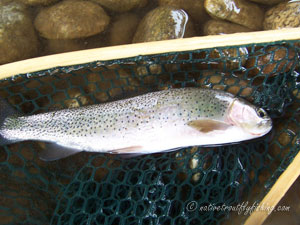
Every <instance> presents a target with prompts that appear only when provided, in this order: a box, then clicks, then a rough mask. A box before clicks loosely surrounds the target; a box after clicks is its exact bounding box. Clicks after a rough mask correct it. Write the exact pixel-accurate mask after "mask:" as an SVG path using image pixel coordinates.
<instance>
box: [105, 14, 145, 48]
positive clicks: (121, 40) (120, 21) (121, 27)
mask: <svg viewBox="0 0 300 225" xmlns="http://www.w3.org/2000/svg"><path fill="white" fill-rule="evenodd" d="M138 23H139V18H138V16H137V15H135V14H132V13H125V14H122V15H120V16H118V17H117V18H116V20H115V21H114V22H113V23H112V25H111V29H110V32H109V40H110V41H109V42H110V45H123V44H130V43H131V42H132V38H133V35H134V32H135V31H136V29H137V26H138Z"/></svg>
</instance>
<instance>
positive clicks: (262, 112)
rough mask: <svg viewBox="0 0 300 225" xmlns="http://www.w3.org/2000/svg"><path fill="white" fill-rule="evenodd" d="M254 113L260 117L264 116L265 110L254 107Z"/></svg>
mask: <svg viewBox="0 0 300 225" xmlns="http://www.w3.org/2000/svg"><path fill="white" fill-rule="evenodd" d="M256 113H257V115H258V116H259V117H261V118H264V117H265V116H266V112H265V111H264V110H263V109H256Z"/></svg>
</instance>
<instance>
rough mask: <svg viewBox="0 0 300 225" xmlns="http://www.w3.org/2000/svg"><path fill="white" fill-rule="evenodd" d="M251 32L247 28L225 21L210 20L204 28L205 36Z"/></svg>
mask: <svg viewBox="0 0 300 225" xmlns="http://www.w3.org/2000/svg"><path fill="white" fill-rule="evenodd" d="M251 31H252V30H251V29H249V28H247V27H244V26H241V25H238V24H235V23H230V22H226V21H223V20H209V21H207V22H206V23H205V25H204V28H203V33H204V35H217V34H233V33H239V32H251Z"/></svg>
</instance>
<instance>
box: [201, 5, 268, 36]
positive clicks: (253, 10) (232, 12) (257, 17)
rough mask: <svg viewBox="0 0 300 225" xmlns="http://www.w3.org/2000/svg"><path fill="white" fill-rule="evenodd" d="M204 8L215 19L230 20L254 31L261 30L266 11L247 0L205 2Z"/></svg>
mask: <svg viewBox="0 0 300 225" xmlns="http://www.w3.org/2000/svg"><path fill="white" fill-rule="evenodd" d="M204 7H205V9H206V11H207V12H208V14H210V15H211V16H212V17H214V18H219V19H223V20H228V21H230V22H233V23H236V24H240V25H243V26H245V27H248V28H250V29H253V30H260V29H261V28H262V22H263V19H264V11H263V10H262V9H261V8H260V7H259V6H258V5H256V4H254V3H251V2H248V1H246V0H227V1H224V0H205V2H204Z"/></svg>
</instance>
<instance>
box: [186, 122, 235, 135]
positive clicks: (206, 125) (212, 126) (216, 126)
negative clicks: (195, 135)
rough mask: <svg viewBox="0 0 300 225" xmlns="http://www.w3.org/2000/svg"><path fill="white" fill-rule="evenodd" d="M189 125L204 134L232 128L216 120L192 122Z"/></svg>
mask: <svg viewBox="0 0 300 225" xmlns="http://www.w3.org/2000/svg"><path fill="white" fill-rule="evenodd" d="M187 125H189V126H191V127H193V128H195V129H197V130H199V131H200V132H203V133H209V132H212V131H214V130H226V129H228V128H229V127H230V126H231V125H228V124H227V123H223V122H220V121H216V120H210V119H203V120H192V121H190V122H188V123H187Z"/></svg>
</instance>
